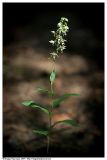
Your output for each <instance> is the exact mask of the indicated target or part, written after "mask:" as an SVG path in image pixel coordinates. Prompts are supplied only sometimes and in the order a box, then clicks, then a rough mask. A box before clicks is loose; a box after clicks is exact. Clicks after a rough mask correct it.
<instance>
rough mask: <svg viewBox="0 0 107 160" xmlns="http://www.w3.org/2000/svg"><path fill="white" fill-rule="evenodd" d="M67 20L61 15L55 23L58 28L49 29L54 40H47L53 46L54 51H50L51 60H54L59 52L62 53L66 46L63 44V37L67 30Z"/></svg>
mask: <svg viewBox="0 0 107 160" xmlns="http://www.w3.org/2000/svg"><path fill="white" fill-rule="evenodd" d="M67 22H68V19H67V18H64V17H62V18H61V20H60V22H59V23H58V25H57V27H58V29H57V30H56V31H51V33H52V34H53V36H54V40H51V41H49V42H50V43H51V44H52V45H53V47H54V48H55V51H54V52H52V53H50V55H51V58H52V59H53V60H55V59H56V57H58V55H59V54H60V53H63V50H64V49H65V48H66V46H65V42H66V40H65V39H64V37H65V36H66V35H67V32H68V30H69V27H68V25H67Z"/></svg>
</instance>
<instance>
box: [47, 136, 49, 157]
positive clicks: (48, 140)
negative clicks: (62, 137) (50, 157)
mask: <svg viewBox="0 0 107 160" xmlns="http://www.w3.org/2000/svg"><path fill="white" fill-rule="evenodd" d="M49 146H50V137H49V136H47V154H48V153H49Z"/></svg>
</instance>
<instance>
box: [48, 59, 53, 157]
mask: <svg viewBox="0 0 107 160" xmlns="http://www.w3.org/2000/svg"><path fill="white" fill-rule="evenodd" d="M53 69H54V62H53ZM51 93H52V100H53V93H54V91H53V83H51ZM52 111H53V105H51V106H50V115H49V134H48V136H47V154H48V153H49V147H50V131H51V126H52Z"/></svg>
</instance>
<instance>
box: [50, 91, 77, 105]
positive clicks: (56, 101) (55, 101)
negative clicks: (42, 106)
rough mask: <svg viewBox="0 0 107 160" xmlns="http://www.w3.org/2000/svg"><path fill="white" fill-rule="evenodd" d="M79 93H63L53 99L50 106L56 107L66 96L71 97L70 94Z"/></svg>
mask: <svg viewBox="0 0 107 160" xmlns="http://www.w3.org/2000/svg"><path fill="white" fill-rule="evenodd" d="M79 95H80V94H76V93H68V94H64V95H62V96H61V97H60V98H58V99H56V100H54V101H53V103H52V106H53V107H54V108H56V107H58V106H59V105H60V104H61V103H62V102H63V101H64V100H66V99H67V98H69V97H71V96H79Z"/></svg>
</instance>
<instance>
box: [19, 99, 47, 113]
mask: <svg viewBox="0 0 107 160" xmlns="http://www.w3.org/2000/svg"><path fill="white" fill-rule="evenodd" d="M22 104H23V105H24V106H26V107H33V108H38V109H40V110H42V111H43V112H45V113H47V114H48V115H49V111H48V110H47V109H46V108H44V107H42V106H41V105H38V104H37V103H35V102H34V101H24V102H22Z"/></svg>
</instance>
